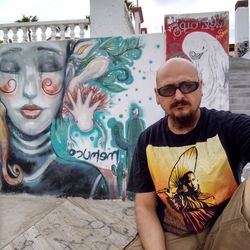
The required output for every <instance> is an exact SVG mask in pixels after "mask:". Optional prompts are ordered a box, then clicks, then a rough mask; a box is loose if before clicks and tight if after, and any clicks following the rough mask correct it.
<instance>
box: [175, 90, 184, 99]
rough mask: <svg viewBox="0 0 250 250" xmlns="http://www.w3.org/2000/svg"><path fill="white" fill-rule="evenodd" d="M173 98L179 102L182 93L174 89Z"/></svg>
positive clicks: (182, 95)
mask: <svg viewBox="0 0 250 250" xmlns="http://www.w3.org/2000/svg"><path fill="white" fill-rule="evenodd" d="M174 96H175V99H177V100H180V99H183V97H184V94H182V92H181V91H180V90H179V89H176V91H175V95H174Z"/></svg>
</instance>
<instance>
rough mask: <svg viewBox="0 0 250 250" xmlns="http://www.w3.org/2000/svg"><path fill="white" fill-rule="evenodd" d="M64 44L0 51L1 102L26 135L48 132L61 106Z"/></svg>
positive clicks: (44, 44)
mask: <svg viewBox="0 0 250 250" xmlns="http://www.w3.org/2000/svg"><path fill="white" fill-rule="evenodd" d="M66 46H67V42H66V41H63V42H62V41H61V42H44V43H33V44H31V43H30V44H12V45H11V46H7V45H5V46H1V47H0V100H1V102H2V103H3V104H4V105H5V107H6V109H7V114H8V116H9V118H10V119H11V121H12V123H13V124H14V125H15V126H16V127H17V128H18V129H19V130H21V131H22V132H23V133H25V134H27V135H37V134H39V133H41V132H43V131H44V130H45V129H47V128H48V127H49V126H50V125H51V123H52V121H53V119H54V118H55V116H56V114H57V112H58V109H59V107H60V105H61V101H62V94H63V81H64V69H65V60H66Z"/></svg>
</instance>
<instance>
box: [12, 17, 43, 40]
mask: <svg viewBox="0 0 250 250" xmlns="http://www.w3.org/2000/svg"><path fill="white" fill-rule="evenodd" d="M38 20H39V19H38V17H37V16H25V15H23V17H22V18H21V19H19V20H16V21H15V22H16V23H30V22H37V21H38ZM27 33H28V39H29V42H31V29H30V28H29V29H28V30H27Z"/></svg>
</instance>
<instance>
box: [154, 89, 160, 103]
mask: <svg viewBox="0 0 250 250" xmlns="http://www.w3.org/2000/svg"><path fill="white" fill-rule="evenodd" d="M154 91H155V100H156V103H157V104H158V105H159V104H160V101H159V95H158V92H157V89H156V88H154Z"/></svg>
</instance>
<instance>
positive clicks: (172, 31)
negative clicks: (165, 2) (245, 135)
mask: <svg viewBox="0 0 250 250" xmlns="http://www.w3.org/2000/svg"><path fill="white" fill-rule="evenodd" d="M165 31H166V40H167V46H166V47H167V49H166V57H167V58H171V57H184V58H187V59H189V60H190V61H192V62H193V63H194V64H195V66H196V68H197V70H198V72H199V77H200V78H201V79H202V81H203V97H202V103H201V105H202V106H205V107H208V108H215V109H219V110H228V109H229V93H228V84H229V76H228V75H229V73H228V72H229V58H228V53H229V45H228V44H229V13H228V12H211V13H196V14H183V15H166V16H165Z"/></svg>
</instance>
